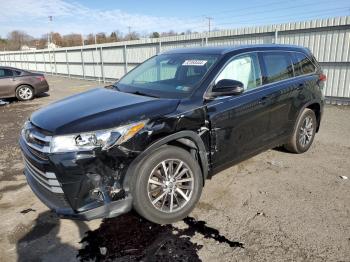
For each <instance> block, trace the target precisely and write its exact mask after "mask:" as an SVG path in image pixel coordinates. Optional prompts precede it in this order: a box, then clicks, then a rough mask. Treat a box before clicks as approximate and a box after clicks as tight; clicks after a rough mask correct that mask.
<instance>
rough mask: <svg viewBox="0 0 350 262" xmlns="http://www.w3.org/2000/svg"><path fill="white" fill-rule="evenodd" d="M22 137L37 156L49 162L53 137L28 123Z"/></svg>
mask: <svg viewBox="0 0 350 262" xmlns="http://www.w3.org/2000/svg"><path fill="white" fill-rule="evenodd" d="M22 136H23V139H24V141H25V142H26V144H27V145H28V147H29V148H30V150H31V152H32V153H33V154H34V155H35V156H37V157H39V158H41V159H44V160H47V154H48V153H50V142H51V139H52V136H49V135H47V134H45V132H43V131H42V130H41V129H39V128H37V127H35V126H34V125H32V124H31V123H30V122H27V123H26V126H25V128H24V129H23V131H22Z"/></svg>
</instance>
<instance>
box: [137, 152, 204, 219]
mask: <svg viewBox="0 0 350 262" xmlns="http://www.w3.org/2000/svg"><path fill="white" fill-rule="evenodd" d="M202 187H203V178H202V172H201V169H200V167H199V165H198V163H197V161H196V160H195V159H194V157H192V155H191V154H190V153H189V152H187V151H186V150H184V149H182V148H178V147H175V146H164V147H162V148H160V149H158V150H157V151H155V152H153V153H152V154H151V155H149V156H147V157H146V158H145V159H144V160H143V161H142V164H141V166H139V168H138V173H136V174H134V177H133V179H132V182H131V190H132V195H133V202H134V203H133V204H134V208H135V209H136V211H137V212H138V213H139V214H140V215H142V216H143V217H144V218H146V219H148V220H150V221H152V222H155V223H158V224H169V223H173V222H176V221H178V220H181V219H183V218H184V217H186V216H187V215H188V214H189V213H190V212H191V211H192V209H193V208H194V207H195V205H196V203H197V202H198V199H199V197H200V195H201V192H202Z"/></svg>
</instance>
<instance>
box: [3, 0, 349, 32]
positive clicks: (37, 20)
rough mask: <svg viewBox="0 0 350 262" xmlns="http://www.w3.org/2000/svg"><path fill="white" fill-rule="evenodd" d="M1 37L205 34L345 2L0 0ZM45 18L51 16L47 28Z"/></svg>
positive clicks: (344, 6)
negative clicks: (14, 33) (16, 34)
mask: <svg viewBox="0 0 350 262" xmlns="http://www.w3.org/2000/svg"><path fill="white" fill-rule="evenodd" d="M0 6H1V8H0V37H6V36H7V34H8V33H9V32H10V31H12V30H21V31H25V32H26V33H28V34H30V35H32V36H35V37H40V36H42V35H43V34H46V33H47V32H50V31H54V32H59V33H61V34H69V33H80V34H83V35H87V34H89V33H99V32H106V33H108V34H110V32H112V31H116V30H118V31H121V32H123V33H124V34H125V33H127V32H128V30H129V27H130V28H131V31H136V32H138V33H140V34H141V35H147V34H149V33H151V32H154V31H158V32H164V31H169V30H174V31H177V32H184V31H187V30H191V31H197V32H203V31H208V19H207V18H206V17H211V18H212V19H211V29H212V30H215V29H231V28H239V27H249V26H255V25H265V24H266V25H267V24H274V23H284V22H293V21H305V20H311V19H316V18H326V17H335V16H345V15H350V1H349V0H327V1H325V0H294V1H289V0H288V1H277V0H265V1H258V0H250V1H236V0H217V1H214V0H200V1H197V0H193V1H190V0H173V1H166V0H147V1H146V0H144V1H142V0H139V1H136V0H124V1H120V0H114V1H113V0H105V1H103V0H100V1H93V0H85V1H84V0H76V1H67V0H0ZM48 16H53V21H52V22H51V23H50V22H49V19H48Z"/></svg>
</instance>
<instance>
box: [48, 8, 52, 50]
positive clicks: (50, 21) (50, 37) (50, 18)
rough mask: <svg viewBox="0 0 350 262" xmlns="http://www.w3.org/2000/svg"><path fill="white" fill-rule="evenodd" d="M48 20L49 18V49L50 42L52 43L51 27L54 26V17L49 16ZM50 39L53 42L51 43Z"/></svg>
mask: <svg viewBox="0 0 350 262" xmlns="http://www.w3.org/2000/svg"><path fill="white" fill-rule="evenodd" d="M48 18H49V33H48V34H47V48H49V44H50V42H52V36H51V31H52V29H51V26H52V18H53V17H52V15H49V16H48ZM50 39H51V41H50Z"/></svg>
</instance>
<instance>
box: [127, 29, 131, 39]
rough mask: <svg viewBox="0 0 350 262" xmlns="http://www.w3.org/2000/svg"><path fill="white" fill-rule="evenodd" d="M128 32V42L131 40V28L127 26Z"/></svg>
mask: <svg viewBox="0 0 350 262" xmlns="http://www.w3.org/2000/svg"><path fill="white" fill-rule="evenodd" d="M128 31H129V39H128V40H131V26H128Z"/></svg>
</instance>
